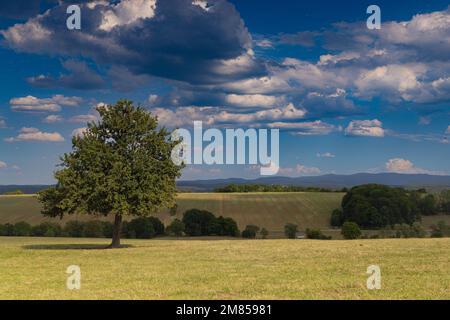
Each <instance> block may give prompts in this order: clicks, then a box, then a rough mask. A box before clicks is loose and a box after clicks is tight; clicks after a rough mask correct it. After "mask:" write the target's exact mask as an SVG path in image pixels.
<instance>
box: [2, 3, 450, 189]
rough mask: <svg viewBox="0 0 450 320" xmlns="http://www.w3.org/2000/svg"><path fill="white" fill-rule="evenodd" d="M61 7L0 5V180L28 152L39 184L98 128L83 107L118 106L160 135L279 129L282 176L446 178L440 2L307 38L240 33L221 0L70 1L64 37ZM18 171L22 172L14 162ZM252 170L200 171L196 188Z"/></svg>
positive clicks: (449, 35) (448, 47)
mask: <svg viewBox="0 0 450 320" xmlns="http://www.w3.org/2000/svg"><path fill="white" fill-rule="evenodd" d="M71 2H72V1H52V0H47V1H16V2H14V4H13V2H10V3H9V4H8V5H6V6H3V5H2V7H1V8H0V21H1V24H0V29H1V31H0V39H1V43H2V47H1V48H0V54H1V57H2V59H1V60H0V66H2V67H3V68H4V69H5V68H8V65H9V64H14V63H12V61H16V60H22V59H27V60H28V61H30V64H28V66H30V67H29V68H28V69H25V70H22V71H20V72H17V74H14V79H15V80H14V81H13V82H12V83H14V84H15V87H14V90H11V91H10V92H9V91H5V92H3V93H2V94H1V96H0V103H2V108H1V109H0V137H1V139H2V141H1V142H0V160H3V161H2V163H3V164H4V165H3V166H1V167H0V169H1V171H0V175H4V176H5V177H7V178H8V179H9V180H11V181H16V180H17V179H16V178H15V176H14V175H15V174H17V172H16V171H13V170H10V171H8V168H9V165H8V164H9V163H14V164H15V163H18V162H21V161H22V162H26V161H25V160H23V157H24V156H26V157H31V158H32V157H34V156H36V157H40V158H42V155H40V154H39V151H42V152H44V151H45V152H46V153H50V154H52V155H53V156H52V157H51V158H52V159H53V160H52V161H48V166H47V172H45V170H44V172H43V173H42V174H46V175H48V176H51V172H52V170H50V168H51V166H52V165H54V164H55V162H57V161H56V160H55V159H57V156H58V154H59V153H61V151H66V150H67V149H68V148H70V140H71V136H72V135H78V134H82V132H83V127H80V126H81V125H82V124H86V123H87V122H89V121H96V120H97V119H98V115H97V114H96V112H95V110H94V109H93V107H94V106H95V105H96V104H98V103H113V102H114V100H115V99H117V98H119V97H129V98H131V99H132V100H134V101H136V102H139V103H141V104H143V105H144V106H146V107H147V108H148V109H149V110H151V111H152V112H153V113H155V114H156V115H158V117H159V120H160V123H161V124H162V125H165V126H168V127H170V128H176V127H187V128H191V127H192V123H193V121H194V120H201V121H203V123H204V124H205V125H208V126H211V127H217V128H225V127H231V128H233V127H234V128H249V127H254V128H279V129H280V130H281V131H282V132H283V135H282V139H283V140H282V142H281V144H282V147H281V149H280V150H281V161H282V169H281V170H280V174H284V175H314V174H321V173H330V172H339V173H352V172H357V171H369V170H373V168H379V169H377V170H378V171H389V172H402V173H437V174H446V173H449V172H450V167H449V166H448V161H445V158H446V157H447V159H448V156H450V150H449V149H450V148H449V146H450V144H449V140H448V139H449V136H450V107H449V102H450V58H449V57H450V7H448V4H445V2H443V1H435V9H434V10H430V9H429V8H428V7H427V8H426V10H425V9H424V10H422V11H423V12H417V13H416V14H415V15H406V16H401V15H400V16H399V17H397V18H396V19H395V20H394V19H393V20H386V21H384V20H383V21H382V27H381V29H380V30H369V29H368V28H367V27H366V23H365V18H366V16H365V12H361V16H360V17H358V18H359V19H355V18H353V19H350V20H347V21H345V19H343V17H342V16H343V14H344V13H343V12H335V13H334V14H333V15H332V16H330V17H328V18H327V19H328V20H330V21H331V22H330V23H327V24H325V25H323V26H321V27H320V28H316V27H315V26H312V25H309V23H308V22H304V23H302V21H298V22H297V24H298V29H297V30H295V31H293V30H292V27H289V28H288V27H286V30H283V31H282V32H280V31H279V30H277V28H275V27H274V28H273V30H267V28H269V27H268V26H267V21H260V22H259V24H258V23H254V22H253V23H252V28H253V29H254V30H252V28H249V27H248V26H247V25H246V19H249V20H252V19H251V18H252V16H253V14H254V12H253V11H252V10H251V9H249V8H248V7H245V6H242V5H240V4H239V3H237V2H235V3H232V2H230V1H226V0H208V1H206V0H195V1H192V0H170V1H167V0H165V1H161V0H122V1H103V0H99V1H81V4H80V7H81V12H82V29H81V30H67V28H65V25H66V19H67V13H66V8H67V6H68V4H69V3H71ZM321 2H323V4H324V5H326V4H328V3H329V1H321ZM432 2H433V1H432ZM77 3H80V1H77ZM289 4H292V2H291V1H286V6H288V5H289ZM274 5H275V3H274ZM401 5H402V4H401V2H399V4H398V6H401ZM403 5H404V4H403ZM380 7H381V9H382V13H383V3H381V4H380ZM240 8H241V10H239V9H240ZM343 10H344V9H343ZM285 14H286V15H285V16H282V19H285V20H289V19H291V20H293V19H295V15H293V14H289V13H287V12H285ZM274 19H277V18H276V17H274ZM278 19H279V18H278ZM280 25H281V26H282V23H281V22H280ZM269 29H270V28H269ZM261 30H264V32H262V31H261ZM25 57H26V58H25ZM0 83H1V84H4V85H7V84H8V79H7V78H6V77H2V78H0ZM44 142H46V143H45V147H43V148H34V147H33V148H29V150H24V149H26V147H25V146H24V144H25V143H29V144H30V143H33V144H37V143H44ZM14 148H19V149H21V151H20V152H17V151H15V149H14ZM363 150H364V152H365V153H364V154H361V152H362V151H363ZM423 150H427V151H426V152H425V153H424V152H423ZM27 152H28V153H29V154H28V155H27ZM37 154H39V155H37ZM319 155H320V156H319ZM46 161H47V160H46ZM413 162H414V163H418V164H420V167H416V166H415V165H414V164H413ZM384 164H385V165H384ZM11 166H12V165H11ZM27 166H28V167H29V171H32V167H30V166H32V164H31V163H28V164H26V163H21V164H20V167H21V168H26V167H27ZM422 167H423V168H426V169H422ZM253 171H254V170H252V169H251V168H241V169H239V168H235V167H233V168H214V169H213V170H203V172H205V173H206V177H226V176H237V175H239V176H242V175H244V176H245V175H247V174H248V175H249V176H251V175H252V174H253V173H252V172H253ZM186 172H187V173H186V174H187V176H186V178H189V179H192V178H195V176H196V175H198V174H199V173H198V172H196V170H191V171H189V170H186ZM202 177H203V178H204V175H202ZM33 179H35V180H36V181H38V180H39V181H40V180H46V181H48V179H49V178H46V177H43V176H40V175H38V174H35V177H34V178H33ZM19 180H20V179H19ZM19 180H17V181H19Z"/></svg>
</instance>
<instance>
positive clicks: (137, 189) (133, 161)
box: [39, 100, 182, 248]
mask: <svg viewBox="0 0 450 320" xmlns="http://www.w3.org/2000/svg"><path fill="white" fill-rule="evenodd" d="M97 111H98V113H99V114H100V120H99V121H98V122H91V123H89V124H88V127H87V129H86V131H85V132H84V134H83V135H82V136H75V137H73V139H72V145H73V146H72V152H70V153H66V154H64V155H63V156H62V157H61V161H62V163H61V164H60V166H61V167H62V168H61V169H60V170H58V171H57V172H56V173H55V178H56V180H57V184H56V186H55V187H52V188H49V189H46V190H44V191H42V192H40V193H39V200H40V201H41V202H42V204H43V210H42V214H43V215H45V216H49V217H60V218H62V217H63V216H64V214H75V213H81V214H90V215H102V216H107V215H114V216H115V219H114V230H113V235H112V243H111V245H110V248H116V247H119V246H120V234H121V226H122V219H123V217H124V216H129V215H133V216H148V215H150V214H152V213H154V212H155V211H157V210H159V209H161V208H170V207H173V206H174V204H175V194H176V185H175V179H176V178H177V177H179V176H180V175H181V169H182V166H178V165H176V164H174V163H173V162H172V160H171V153H172V149H173V148H174V147H175V146H176V145H177V144H178V143H179V141H173V140H172V139H170V133H169V132H168V131H167V130H166V129H165V128H161V129H158V128H157V127H158V120H157V118H156V117H154V116H152V115H151V113H149V112H148V111H146V110H145V109H143V108H141V107H135V106H133V103H132V102H131V101H127V100H120V101H118V102H117V103H116V104H115V105H109V106H99V107H97Z"/></svg>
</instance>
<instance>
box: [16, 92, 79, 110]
mask: <svg viewBox="0 0 450 320" xmlns="http://www.w3.org/2000/svg"><path fill="white" fill-rule="evenodd" d="M82 101H83V99H82V98H80V97H66V96H63V95H59V94H57V95H54V96H52V97H51V98H43V99H41V98H37V97H34V96H26V97H20V98H12V99H11V100H10V101H9V104H10V105H11V109H12V110H13V111H34V112H58V111H61V106H69V107H74V106H78V105H79V104H80V103H81V102H82Z"/></svg>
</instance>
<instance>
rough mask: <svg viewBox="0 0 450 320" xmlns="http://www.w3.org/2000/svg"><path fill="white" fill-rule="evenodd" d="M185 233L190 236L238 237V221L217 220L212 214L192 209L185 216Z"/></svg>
mask: <svg viewBox="0 0 450 320" xmlns="http://www.w3.org/2000/svg"><path fill="white" fill-rule="evenodd" d="M182 221H183V223H184V226H185V230H184V231H185V233H186V234H187V235H188V236H193V237H198V236H212V235H216V236H231V237H237V236H238V235H239V229H238V227H237V223H236V221H234V220H233V219H232V218H224V217H222V216H220V217H218V218H216V217H215V216H214V214H213V213H212V212H209V211H206V210H199V209H190V210H187V211H186V212H185V213H184V214H183V219H182Z"/></svg>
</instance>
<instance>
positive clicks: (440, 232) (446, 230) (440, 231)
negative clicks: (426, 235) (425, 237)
mask: <svg viewBox="0 0 450 320" xmlns="http://www.w3.org/2000/svg"><path fill="white" fill-rule="evenodd" d="M431 230H432V231H431V237H432V238H443V237H450V226H449V225H447V224H446V223H445V221H439V222H438V223H437V224H436V225H432V226H431Z"/></svg>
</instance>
